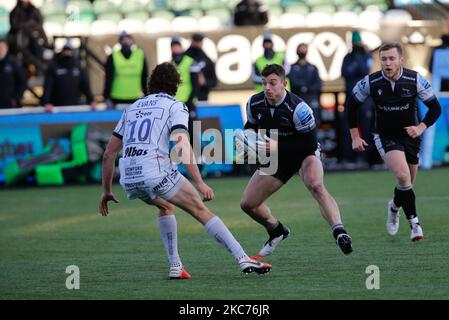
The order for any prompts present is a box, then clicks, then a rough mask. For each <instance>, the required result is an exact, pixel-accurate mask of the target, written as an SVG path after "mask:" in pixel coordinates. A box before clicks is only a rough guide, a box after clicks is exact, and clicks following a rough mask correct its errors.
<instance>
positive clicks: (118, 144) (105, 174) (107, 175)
mask: <svg viewBox="0 0 449 320" xmlns="http://www.w3.org/2000/svg"><path fill="white" fill-rule="evenodd" d="M121 149H122V140H120V139H119V138H117V137H116V136H112V137H111V139H110V140H109V143H108V145H107V147H106V150H105V152H104V155H103V166H102V170H101V178H102V179H101V180H102V184H103V193H102V194H101V198H100V204H99V208H98V209H99V212H100V214H101V215H102V216H107V215H108V214H109V210H108V201H114V202H115V203H118V200H117V199H116V198H115V196H114V194H113V193H112V190H111V188H112V177H113V174H114V167H115V159H116V158H117V155H118V153H119V151H120V150H121Z"/></svg>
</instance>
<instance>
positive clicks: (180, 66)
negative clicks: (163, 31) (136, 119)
mask: <svg viewBox="0 0 449 320" xmlns="http://www.w3.org/2000/svg"><path fill="white" fill-rule="evenodd" d="M170 47H171V53H172V63H173V64H174V65H175V67H176V70H177V71H178V73H179V74H180V76H181V83H180V84H179V86H178V91H177V92H176V96H175V98H176V99H178V100H179V101H181V102H183V103H184V104H185V105H186V106H187V108H188V109H189V116H190V120H191V121H192V120H194V119H196V105H195V92H196V91H197V87H198V74H199V72H200V71H201V67H200V66H199V65H198V64H196V63H195V60H193V58H192V57H190V56H188V55H187V54H186V52H185V51H184V48H183V47H182V44H181V40H180V39H179V38H178V37H173V38H172V40H171V44H170ZM190 127H191V123H189V128H190Z"/></svg>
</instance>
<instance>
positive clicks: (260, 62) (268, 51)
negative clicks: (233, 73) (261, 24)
mask: <svg viewBox="0 0 449 320" xmlns="http://www.w3.org/2000/svg"><path fill="white" fill-rule="evenodd" d="M262 45H263V49H264V51H263V55H261V56H260V57H259V58H257V59H256V62H255V63H254V66H253V74H252V79H253V82H254V84H255V87H254V89H255V90H256V92H262V91H263V85H262V76H261V72H262V70H263V69H264V68H265V66H266V65H269V64H279V65H281V66H283V67H284V69H285V72H286V75H287V76H288V74H289V72H290V66H288V65H286V63H285V55H284V53H283V52H276V51H274V45H273V39H272V36H271V33H268V32H266V33H264V35H263V42H262ZM287 90H290V82H289V81H288V79H287Z"/></svg>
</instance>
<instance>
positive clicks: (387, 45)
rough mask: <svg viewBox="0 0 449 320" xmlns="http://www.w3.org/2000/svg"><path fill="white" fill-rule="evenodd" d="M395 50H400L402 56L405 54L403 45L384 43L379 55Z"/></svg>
mask: <svg viewBox="0 0 449 320" xmlns="http://www.w3.org/2000/svg"><path fill="white" fill-rule="evenodd" d="M394 48H396V50H398V53H399V55H400V56H402V52H403V51H402V45H401V44H400V43H399V42H388V43H384V44H383V45H382V46H381V47H380V49H379V54H380V53H381V52H382V51H387V50H390V49H394Z"/></svg>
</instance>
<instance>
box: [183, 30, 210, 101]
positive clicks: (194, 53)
mask: <svg viewBox="0 0 449 320" xmlns="http://www.w3.org/2000/svg"><path fill="white" fill-rule="evenodd" d="M203 39H204V35H202V34H201V33H194V34H193V35H192V44H191V45H190V48H189V49H187V51H186V55H188V56H189V57H191V58H192V59H193V60H195V63H196V64H198V66H199V67H200V68H201V71H200V72H199V73H198V87H197V90H196V93H195V95H196V97H197V99H198V100H199V101H207V99H208V97H209V91H210V90H211V89H212V88H214V87H216V86H217V75H216V74H215V63H214V62H213V61H212V60H211V59H210V58H209V57H208V56H207V54H206V53H205V52H204V51H203V49H202V47H203Z"/></svg>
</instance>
